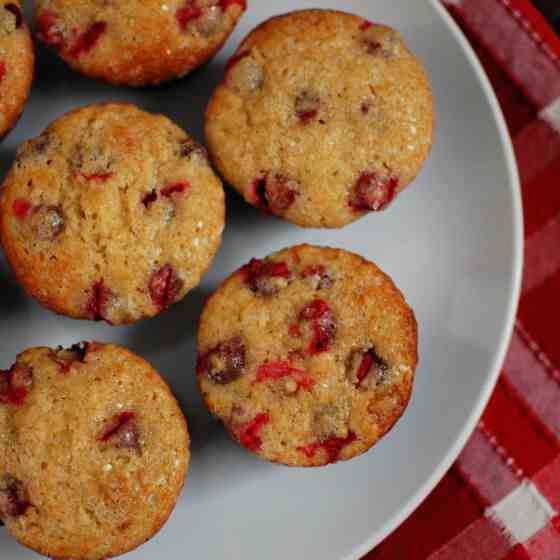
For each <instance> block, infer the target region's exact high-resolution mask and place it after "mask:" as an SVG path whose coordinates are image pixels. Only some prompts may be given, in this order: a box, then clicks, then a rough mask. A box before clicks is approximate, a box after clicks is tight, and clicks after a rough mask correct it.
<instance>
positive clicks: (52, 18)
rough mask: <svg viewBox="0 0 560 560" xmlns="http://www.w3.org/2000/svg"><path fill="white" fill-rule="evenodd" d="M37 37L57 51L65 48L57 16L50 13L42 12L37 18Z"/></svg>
mask: <svg viewBox="0 0 560 560" xmlns="http://www.w3.org/2000/svg"><path fill="white" fill-rule="evenodd" d="M37 35H38V36H39V37H40V38H41V39H42V40H43V41H45V43H47V45H50V46H51V47H53V48H55V49H57V50H62V49H63V48H64V46H65V41H64V34H63V27H62V26H61V25H60V23H59V21H58V16H57V15H56V14H54V13H52V12H44V13H43V14H41V15H40V16H39V17H38V18H37Z"/></svg>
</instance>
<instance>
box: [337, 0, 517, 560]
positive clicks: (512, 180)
mask: <svg viewBox="0 0 560 560" xmlns="http://www.w3.org/2000/svg"><path fill="white" fill-rule="evenodd" d="M451 2H452V0H451ZM427 3H428V5H429V7H430V8H431V9H432V10H433V12H434V13H435V15H436V16H437V17H438V18H439V19H440V20H441V21H442V23H443V24H444V25H445V26H446V27H447V29H448V31H449V32H450V33H451V35H452V36H453V38H454V39H455V41H456V42H457V44H458V45H459V46H460V47H461V50H462V51H463V54H464V56H465V58H466V60H467V62H468V63H469V64H470V66H471V68H472V69H473V70H474V73H475V75H476V77H477V79H478V82H479V84H480V86H481V88H482V91H483V93H484V95H485V97H486V99H487V100H488V102H489V104H490V110H491V112H492V116H493V117H494V122H495V124H496V127H497V129H498V134H499V137H500V143H501V147H502V149H503V151H504V155H505V160H506V167H507V171H508V178H509V180H508V183H509V186H510V191H511V195H512V211H513V256H512V258H513V269H514V270H513V277H512V278H511V286H510V293H509V301H508V306H507V313H506V320H505V323H504V326H503V329H502V333H501V337H500V342H499V345H498V347H497V352H496V354H495V356H494V360H493V361H492V365H491V367H490V370H489V375H488V377H487V379H486V382H485V383H484V386H483V387H482V389H481V392H480V395H479V398H478V400H477V402H476V405H475V406H474V408H473V410H472V411H471V413H470V415H469V416H468V417H467V419H466V421H465V423H464V425H463V429H462V430H461V433H460V435H459V437H458V438H457V439H456V441H455V443H454V444H453V445H452V446H451V447H450V448H449V450H448V451H447V453H446V455H445V457H444V458H443V460H442V461H441V462H440V463H439V465H438V466H437V467H436V468H435V469H434V471H433V472H432V475H431V476H430V477H429V478H428V480H426V482H424V484H423V485H422V486H421V487H420V488H419V489H418V490H417V491H416V493H415V494H414V495H413V496H411V498H410V499H409V500H408V502H407V503H406V504H405V505H404V506H403V507H402V508H401V510H400V511H399V512H397V513H396V514H394V515H393V516H392V517H391V518H389V519H388V520H387V521H386V522H385V523H384V524H383V526H382V527H380V528H379V529H377V530H376V531H375V532H374V533H373V534H372V535H371V536H370V537H369V538H368V539H367V540H365V541H364V542H363V543H361V544H359V545H356V546H355V547H354V548H353V549H352V550H351V551H350V552H349V553H348V554H346V555H345V556H344V557H343V558H342V559H341V560H359V559H360V558H362V556H364V555H366V554H367V553H368V552H370V551H371V550H372V549H373V548H374V547H375V546H377V545H378V544H379V543H380V542H381V541H382V540H383V539H384V538H385V537H386V536H388V535H389V534H390V533H391V532H393V531H394V530H395V529H396V528H397V527H398V526H399V525H401V523H403V521H405V520H406V519H407V518H408V517H409V515H410V514H411V513H412V512H413V511H414V510H416V508H417V507H418V506H419V505H420V504H421V503H422V502H423V501H424V499H425V498H426V497H427V496H428V494H429V493H430V492H431V491H432V490H433V489H434V488H435V486H436V485H437V484H438V483H439V482H440V480H441V479H442V478H443V477H444V476H445V474H446V473H447V471H448V470H449V468H450V467H451V465H452V464H453V462H454V461H455V459H456V458H457V457H458V456H459V454H460V453H461V451H462V450H463V448H464V447H465V445H466V444H467V440H468V439H469V437H470V436H471V434H472V433H473V431H474V429H475V427H476V424H477V423H478V421H479V419H480V417H481V416H482V413H483V412H484V409H485V408H486V405H487V404H488V401H489V400H490V396H491V394H492V391H493V390H494V388H495V386H496V383H497V381H498V377H499V374H500V370H501V368H502V365H503V363H504V359H505V357H506V353H507V350H508V348H509V344H510V341H511V336H512V333H513V327H514V325H515V318H516V315H517V307H518V303H519V298H520V295H521V280H522V275H523V255H524V221H523V204H522V199H521V183H520V179H519V171H518V168H517V160H516V158H515V152H514V149H513V144H512V141H511V136H510V134H509V130H508V127H507V124H506V121H505V118H504V115H503V112H502V109H501V107H500V104H499V101H498V98H497V96H496V93H495V92H494V88H493V87H492V85H491V83H490V80H489V78H488V76H487V74H486V72H485V71H484V68H483V67H482V64H481V62H480V60H479V59H478V56H477V55H476V53H475V51H474V49H473V47H472V46H471V44H470V42H469V41H468V39H467V37H466V36H465V34H464V33H463V31H462V30H461V28H460V27H459V25H458V24H457V23H456V22H455V20H454V19H453V17H452V16H451V14H450V13H449V12H448V11H447V8H446V7H445V6H444V4H443V0H427Z"/></svg>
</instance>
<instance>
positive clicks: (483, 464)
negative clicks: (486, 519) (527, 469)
mask: <svg viewBox="0 0 560 560" xmlns="http://www.w3.org/2000/svg"><path fill="white" fill-rule="evenodd" d="M456 466H457V470H458V472H459V474H461V475H462V476H465V478H466V479H467V481H469V483H470V484H472V485H473V487H474V488H475V489H476V491H477V492H478V493H479V494H480V496H481V499H482V500H483V501H484V505H486V506H487V505H493V504H495V503H496V502H498V501H499V500H501V499H502V498H503V497H504V496H506V495H507V494H509V493H510V492H511V491H512V490H513V489H514V488H515V487H516V486H517V485H518V484H519V479H518V478H517V477H516V476H515V474H514V473H513V472H512V471H511V468H510V467H509V466H508V465H507V464H506V461H505V459H504V458H503V457H501V456H500V454H499V453H498V452H497V451H496V449H495V447H494V446H492V444H491V443H490V441H489V440H488V438H487V437H486V436H485V435H484V434H483V433H482V432H481V431H480V429H476V430H475V431H474V432H473V434H472V436H471V437H470V439H469V442H468V443H467V445H466V447H465V449H463V451H462V452H461V454H460V455H459V458H458V459H457V463H456Z"/></svg>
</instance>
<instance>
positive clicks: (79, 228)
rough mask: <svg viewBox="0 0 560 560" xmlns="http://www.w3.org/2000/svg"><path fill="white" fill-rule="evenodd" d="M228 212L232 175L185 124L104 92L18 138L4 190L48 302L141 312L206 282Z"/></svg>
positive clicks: (24, 277) (101, 314)
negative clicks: (227, 184)
mask: <svg viewBox="0 0 560 560" xmlns="http://www.w3.org/2000/svg"><path fill="white" fill-rule="evenodd" d="M224 213H225V210H224V193H223V189H222V184H221V181H220V180H219V179H218V178H217V177H216V175H215V174H214V172H213V171H212V169H211V168H210V166H209V164H208V161H207V157H206V154H205V150H204V149H203V148H202V147H201V146H199V145H198V144H196V143H195V142H194V141H193V140H192V139H191V138H189V136H188V135H187V134H186V133H185V132H183V131H182V130H181V129H180V128H179V127H177V126H176V125H174V124H173V123H172V122H171V121H170V120H169V119H167V118H166V117H164V116H162V115H152V114H148V113H145V112H143V111H141V110H140V109H138V108H136V107H134V106H133V105H128V104H98V105H90V106H88V107H85V108H83V109H79V110H76V111H72V112H70V113H68V114H66V115H64V116H63V117H61V118H59V119H58V120H56V121H55V122H54V123H52V124H51V125H50V126H49V127H48V128H47V129H46V130H45V132H44V133H43V134H41V135H40V136H39V137H37V138H35V139H33V140H30V141H28V142H26V143H25V144H23V146H22V147H21V148H20V149H19V150H18V154H17V158H16V161H15V163H14V164H13V166H12V168H11V170H10V172H9V173H8V176H7V178H6V180H5V183H4V189H3V192H2V193H1V194H0V240H1V241H2V244H3V246H4V250H5V253H6V256H7V258H8V261H9V262H10V264H11V265H12V267H13V269H14V272H15V274H16V276H17V278H18V279H19V281H20V282H21V284H22V285H23V286H24V287H25V289H26V290H27V291H28V292H29V293H30V294H31V295H32V296H33V297H35V298H36V299H37V300H38V301H39V302H40V303H42V304H43V305H44V306H45V307H48V308H49V309H52V310H53V311H56V312H57V313H60V314H63V315H67V316H69V317H74V318H78V319H93V320H100V319H103V320H105V321H107V322H108V323H110V324H122V323H131V322H133V321H136V320H138V319H140V318H142V317H150V316H153V315H156V314H158V313H160V312H161V311H162V310H164V309H165V308H167V307H168V306H169V305H171V304H172V303H173V302H175V301H178V300H180V299H181V298H182V297H183V296H184V295H185V294H186V293H187V292H188V291H189V290H191V289H192V288H193V287H194V286H196V285H197V284H198V283H199V281H200V278H201V276H202V274H203V273H204V272H205V271H206V269H207V268H208V266H209V265H210V262H211V260H212V258H213V256H214V254H215V252H216V250H217V249H218V246H219V244H220V240H221V233H222V230H223V227H224Z"/></svg>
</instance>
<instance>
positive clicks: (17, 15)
mask: <svg viewBox="0 0 560 560" xmlns="http://www.w3.org/2000/svg"><path fill="white" fill-rule="evenodd" d="M4 9H5V10H8V12H10V13H12V14H13V15H14V17H15V18H16V29H19V28H20V27H21V26H22V25H23V15H22V13H21V10H20V9H19V6H16V4H12V3H10V4H6V5H5V6H4Z"/></svg>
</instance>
